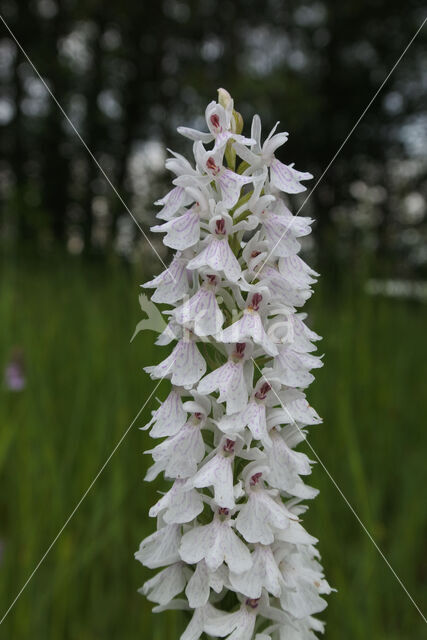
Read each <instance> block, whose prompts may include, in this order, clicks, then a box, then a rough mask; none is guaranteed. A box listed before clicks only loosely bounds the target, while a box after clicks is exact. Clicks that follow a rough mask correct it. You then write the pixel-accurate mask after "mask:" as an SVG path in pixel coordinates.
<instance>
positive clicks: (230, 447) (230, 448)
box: [222, 438, 236, 455]
mask: <svg viewBox="0 0 427 640" xmlns="http://www.w3.org/2000/svg"><path fill="white" fill-rule="evenodd" d="M235 444H236V443H235V441H234V440H230V438H227V439H226V441H225V444H224V446H223V447H222V450H223V452H224V453H225V454H227V455H230V454H232V453H234V445H235Z"/></svg>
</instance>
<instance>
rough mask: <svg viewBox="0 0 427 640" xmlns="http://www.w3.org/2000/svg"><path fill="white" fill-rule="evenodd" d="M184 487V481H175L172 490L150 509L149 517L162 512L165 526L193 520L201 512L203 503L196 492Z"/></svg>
mask: <svg viewBox="0 0 427 640" xmlns="http://www.w3.org/2000/svg"><path fill="white" fill-rule="evenodd" d="M184 485H185V481H183V480H175V482H174V484H173V486H172V488H171V489H170V490H169V491H168V492H167V493H166V494H165V495H164V496H162V497H161V498H160V500H159V501H158V502H157V503H156V504H155V505H153V506H152V507H151V509H150V511H149V516H150V517H151V518H154V517H157V516H158V515H159V513H162V512H163V519H164V521H165V522H166V523H167V524H173V523H176V524H182V523H185V522H190V521H191V520H194V518H196V517H197V516H198V515H199V514H200V513H201V512H202V511H203V501H202V498H201V496H200V494H199V493H198V491H195V490H194V489H188V487H185V486H184Z"/></svg>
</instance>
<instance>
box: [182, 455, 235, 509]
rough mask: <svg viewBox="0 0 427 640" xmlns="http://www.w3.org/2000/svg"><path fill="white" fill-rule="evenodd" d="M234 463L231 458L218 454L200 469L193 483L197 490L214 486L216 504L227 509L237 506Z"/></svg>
mask: <svg viewBox="0 0 427 640" xmlns="http://www.w3.org/2000/svg"><path fill="white" fill-rule="evenodd" d="M232 462H233V460H232V457H231V456H230V457H224V456H223V455H221V454H217V455H216V456H214V457H213V458H211V459H210V460H209V462H207V463H206V464H205V465H204V466H203V467H201V469H199V471H198V472H197V473H196V475H195V476H194V478H193V481H192V482H193V485H194V486H195V487H197V488H202V487H210V486H213V488H214V498H215V502H216V504H217V505H218V506H220V507H225V508H227V509H233V508H234V506H235V502H234V492H233V471H232Z"/></svg>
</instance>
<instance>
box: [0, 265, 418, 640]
mask: <svg viewBox="0 0 427 640" xmlns="http://www.w3.org/2000/svg"><path fill="white" fill-rule="evenodd" d="M143 280H144V278H143V276H142V274H137V273H134V272H132V271H129V270H127V269H125V268H123V267H120V266H117V265H116V266H109V267H106V266H104V267H100V266H91V265H85V264H80V263H78V262H74V263H68V262H65V261H62V262H60V263H58V264H56V263H55V264H51V265H44V266H43V265H41V264H39V265H31V266H20V267H17V266H16V265H15V266H14V265H13V264H12V263H8V264H7V265H6V267H5V268H3V270H2V274H1V291H2V295H1V297H0V323H1V327H2V331H1V339H0V362H1V363H2V365H4V364H5V363H6V362H7V359H8V356H9V355H10V351H11V349H12V347H13V346H19V347H21V348H22V349H23V351H24V353H25V358H26V364H27V375H28V380H27V388H26V389H25V391H23V392H22V393H11V392H8V391H7V390H5V389H2V391H1V403H0V482H1V484H0V538H1V540H2V541H3V544H4V552H3V558H2V561H1V565H0V602H1V609H2V610H1V611H0V617H1V616H2V615H3V614H4V612H5V611H6V609H7V607H8V606H9V604H10V603H11V602H12V600H13V598H14V597H15V596H16V594H17V593H18V592H19V590H20V589H21V587H22V586H23V584H24V583H25V581H26V579H27V578H28V576H29V575H30V573H31V572H32V570H33V569H34V567H35V566H36V564H37V562H38V561H39V559H40V558H41V556H42V555H43V553H44V552H45V550H46V549H47V547H48V546H49V544H50V542H51V541H52V540H53V538H54V537H55V535H56V534H57V532H58V530H59V529H60V528H61V526H62V525H63V524H64V522H65V520H66V519H67V517H68V515H69V514H70V512H71V511H72V510H73V508H74V506H75V505H76V504H77V502H78V501H79V499H80V497H81V496H82V494H83V493H84V491H85V490H86V489H87V487H88V485H89V484H90V482H91V481H92V480H93V478H94V477H95V475H96V474H97V472H98V470H99V468H100V467H101V466H102V464H103V463H104V461H105V460H106V458H107V457H108V455H109V454H110V452H111V450H112V449H113V448H114V446H115V445H116V443H117V442H118V440H119V439H120V438H121V436H122V434H123V433H124V431H125V430H126V429H127V427H128V425H129V424H130V422H131V420H132V419H133V417H134V416H135V414H136V413H137V412H138V410H139V408H140V407H141V405H142V404H143V403H144V401H145V399H146V397H147V396H148V395H149V393H150V392H151V391H152V389H153V388H154V383H153V382H151V381H150V380H149V379H148V377H147V376H146V375H145V374H144V373H143V372H142V367H143V366H144V365H147V364H151V363H153V362H155V361H157V360H158V354H156V353H155V351H156V349H155V348H154V347H153V338H154V336H153V334H152V333H148V332H147V333H145V334H139V335H138V336H137V338H136V339H135V341H134V342H133V343H132V344H130V342H129V340H130V337H131V335H132V333H133V330H134V327H135V325H136V323H137V322H138V320H139V319H140V318H141V313H140V309H139V305H138V299H137V298H138V293H139V288H138V282H142V281H143ZM309 312H310V322H311V324H312V326H313V327H314V328H315V329H316V331H318V332H319V333H320V334H322V335H323V336H325V337H324V340H323V341H322V343H321V346H320V350H321V351H322V352H324V353H325V354H326V356H325V367H324V369H322V370H320V372H318V374H317V380H316V382H315V383H314V384H313V385H312V388H311V389H310V391H309V398H310V401H311V403H312V404H313V405H314V406H315V407H316V409H317V410H318V412H319V413H320V415H322V416H323V418H324V421H325V423H324V425H321V426H320V427H316V428H312V429H311V443H312V445H313V447H314V448H315V449H316V451H317V452H318V454H319V456H320V458H321V459H322V461H323V462H324V464H325V465H326V467H327V468H328V470H329V471H330V473H331V475H332V476H333V477H334V479H335V480H336V482H337V484H338V485H339V486H340V487H341V489H342V491H343V492H344V494H345V495H346V497H347V498H348V500H349V501H350V503H351V504H352V505H353V507H354V508H355V510H356V511H357V513H358V514H359V516H360V518H361V519H362V521H363V522H364V523H365V524H366V526H367V528H368V529H369V531H370V532H371V533H372V535H373V536H374V538H375V540H376V541H377V542H378V544H379V545H380V546H381V548H382V549H383V551H384V553H385V554H386V555H387V557H388V558H389V560H390V562H391V564H392V565H393V567H394V569H395V571H396V572H397V574H398V575H399V576H400V577H401V579H402V581H403V582H404V583H405V585H406V587H407V588H408V590H409V592H410V593H411V594H412V595H413V596H414V598H415V600H416V601H417V602H418V604H419V605H420V607H421V608H422V609H424V610H425V609H426V607H427V584H426V582H427V581H426V576H427V542H426V528H427V501H426V499H425V486H426V482H427V465H426V455H425V451H426V446H427V431H426V428H425V422H426V421H425V416H426V413H427V394H426V388H425V384H426V379H427V342H426V340H425V330H426V321H427V307H426V306H422V305H420V304H416V303H411V302H408V301H399V300H384V299H378V298H375V299H373V298H368V297H367V296H365V295H363V293H361V290H360V289H359V288H358V287H357V286H355V285H352V286H351V285H350V284H349V283H347V284H345V285H343V284H341V285H340V286H339V287H337V289H336V290H334V291H332V290H327V288H326V285H325V284H324V283H321V286H319V287H318V288H317V290H316V295H315V296H314V297H313V299H312V301H311V302H310V304H309ZM155 395H159V397H162V392H161V390H160V389H159V392H158V393H156V394H155ZM153 407H154V402H153V401H152V402H150V403H149V405H148V406H147V408H146V409H145V410H144V411H143V414H142V415H141V417H140V418H139V419H138V420H137V422H136V424H135V426H134V427H133V428H132V429H131V430H130V432H129V433H128V435H127V437H126V438H125V440H124V441H123V443H122V444H121V446H120V447H119V449H118V450H117V452H116V453H115V455H114V456H113V458H112V459H111V461H110V463H109V464H108V466H107V468H106V469H105V471H104V472H103V474H102V475H101V476H100V478H99V479H98V481H97V482H96V484H95V486H94V487H93V489H92V490H91V492H90V493H89V495H88V496H87V498H86V500H85V501H84V502H83V504H82V505H81V507H80V508H79V510H78V511H77V513H76V514H75V516H74V517H73V519H72V520H71V522H70V523H69V525H68V526H67V527H66V529H65V530H64V532H63V533H62V535H61V537H60V538H59V540H58V541H57V543H56V544H55V546H54V547H53V549H52V551H51V553H50V554H49V555H48V557H47V558H46V560H45V562H44V563H43V564H42V565H41V567H40V569H39V570H38V572H37V573H36V574H35V576H34V578H33V579H32V580H31V582H30V583H29V585H28V587H27V588H26V589H25V591H24V592H23V594H22V596H21V597H20V598H19V600H18V601H17V603H16V606H15V607H14V608H13V609H12V611H11V612H10V614H9V615H8V617H7V618H6V620H5V622H4V623H3V625H1V626H0V638H1V639H2V640H3V639H4V640H6V639H7V640H9V639H13V640H21V639H22V640H24V639H28V638H34V639H35V640H39V639H40V640H45V639H46V640H59V639H61V640H67V639H72V640H74V639H75V638H79V640H98V639H107V638H108V640H115V639H117V640H118V639H120V640H133V639H136V638H141V637H144V638H148V639H150V640H151V639H152V640H157V639H159V640H160V639H162V640H174V639H175V638H178V637H179V634H180V630H181V628H182V625H183V621H182V619H181V615H180V614H179V613H174V612H172V613H166V614H160V615H153V614H151V612H150V605H149V604H148V603H147V602H146V601H145V599H144V598H143V597H141V596H140V595H139V594H138V593H137V592H136V590H137V588H138V587H139V586H140V585H141V584H142V582H143V581H144V579H146V577H147V576H148V575H150V572H147V571H145V570H144V569H143V568H142V567H141V566H140V565H139V564H137V563H136V562H135V560H134V558H133V553H134V551H135V550H136V549H137V547H138V545H139V542H140V540H141V539H142V537H144V536H145V535H147V533H149V532H151V531H152V529H153V527H154V522H152V521H150V520H149V518H148V516H147V511H148V507H149V505H151V504H152V503H153V502H154V500H155V494H154V492H155V487H153V486H149V485H147V484H144V483H143V481H142V478H143V476H144V473H145V469H146V468H147V465H148V458H147V457H145V456H143V455H142V452H143V450H144V449H145V448H148V442H147V436H146V434H145V433H143V432H141V431H139V430H138V429H137V427H138V426H142V425H143V424H144V423H145V422H146V421H147V419H148V416H149V412H150V409H152V408H153ZM304 449H305V450H306V451H307V453H308V454H309V455H310V451H309V449H308V447H307V445H304ZM311 457H312V456H311ZM312 484H313V485H314V486H316V487H319V488H320V490H321V494H320V496H319V497H318V498H317V500H315V501H314V503H313V504H312V505H311V508H310V512H309V514H308V515H307V517H306V518H305V524H306V526H307V528H308V529H309V531H310V532H311V533H313V534H314V535H316V536H317V537H319V539H320V544H319V548H320V551H321V553H322V556H323V562H324V565H325V568H326V571H327V576H328V578H329V580H330V582H331V584H332V585H333V586H335V587H336V588H337V589H338V593H337V594H333V595H332V596H331V597H330V598H329V607H328V609H327V611H326V614H325V616H323V617H324V618H325V619H326V620H327V623H328V626H327V633H326V637H327V638H328V639H329V640H338V639H339V640H341V639H342V638H346V640H356V639H357V640H359V639H360V640H362V639H363V640H365V639H366V638H370V639H373V640H385V639H387V640H395V639H396V640H397V639H398V638H399V640H402V639H408V640H409V639H410V640H418V639H421V638H424V637H425V623H424V622H423V620H422V619H421V617H420V615H419V614H418V613H417V611H416V610H415V608H414V607H413V605H412V604H411V602H410V601H409V599H408V597H407V596H406V595H405V593H404V592H403V590H402V588H401V587H400V586H399V584H398V583H397V581H396V579H395V578H394V577H393V575H392V574H391V572H390V570H389V569H388V568H387V566H386V565H385V563H384V561H383V560H382V559H381V558H380V556H379V555H378V553H377V551H376V550H375V548H374V547H373V545H372V543H371V542H370V540H369V539H368V537H367V535H366V534H365V533H364V532H363V530H362V529H361V526H360V525H359V524H358V522H357V520H356V519H355V517H354V516H353V515H352V513H351V512H350V510H349V508H348V506H347V505H346V504H345V502H344V501H343V499H342V498H341V497H340V495H339V493H338V492H337V490H336V488H335V487H334V486H333V484H332V482H331V480H330V479H329V478H328V476H327V474H326V473H325V471H324V470H323V469H322V468H321V466H320V465H319V464H318V465H316V466H315V469H314V474H313V477H312ZM159 486H160V485H157V488H158V487H159Z"/></svg>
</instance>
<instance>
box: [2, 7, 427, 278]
mask: <svg viewBox="0 0 427 640" xmlns="http://www.w3.org/2000/svg"><path fill="white" fill-rule="evenodd" d="M1 13H2V15H3V17H4V18H5V20H6V21H7V23H8V24H9V26H10V28H11V29H12V31H13V32H14V33H15V35H16V37H17V38H18V40H19V41H20V43H21V44H22V46H23V47H24V49H25V50H26V52H27V53H28V55H29V57H30V58H31V60H32V61H33V63H34V65H35V66H36V67H37V69H38V70H39V72H40V73H41V75H42V76H43V78H44V79H45V80H46V82H47V83H48V85H49V87H50V88H51V90H52V92H53V94H54V95H55V97H56V98H57V100H58V101H59V103H60V104H61V105H62V106H63V108H64V109H65V111H66V112H67V114H69V116H70V119H71V120H72V122H73V123H74V124H75V126H76V127H77V129H78V130H79V132H80V133H81V135H82V137H83V138H84V140H85V142H86V144H87V145H88V147H89V149H90V150H91V151H92V152H93V154H94V155H95V157H96V158H97V159H98V160H99V162H100V163H101V165H102V166H103V168H104V169H105V171H106V173H107V174H108V176H109V177H110V179H111V181H112V183H113V184H114V185H115V187H116V188H117V190H118V192H119V193H120V194H121V195H122V196H123V198H124V200H125V201H126V202H127V203H129V205H130V206H131V208H132V210H134V211H135V213H136V215H138V216H139V217H140V218H141V220H142V222H143V224H147V225H148V224H149V223H150V222H151V220H152V216H153V210H152V208H151V207H150V206H149V202H150V200H152V199H153V195H155V196H157V197H158V196H159V193H162V187H161V185H160V182H162V180H164V174H162V173H161V172H154V173H150V171H151V169H152V168H153V166H154V165H155V164H156V162H157V161H158V155H159V149H158V148H157V147H156V146H155V145H154V146H153V141H160V142H161V143H162V144H167V145H168V146H172V147H173V148H174V149H177V150H182V149H184V148H185V146H186V148H187V150H188V144H187V143H186V142H185V141H184V140H179V139H178V138H179V137H178V136H177V134H176V132H175V128H176V126H177V124H179V123H184V124H188V125H193V126H194V125H195V126H201V127H203V126H204V124H203V121H202V120H201V119H200V113H202V110H203V108H204V106H205V104H206V103H207V101H209V100H211V99H215V97H216V89H217V87H218V86H225V87H226V88H228V89H229V90H230V92H231V93H232V94H233V96H234V97H235V99H236V102H237V103H238V108H239V109H240V110H241V112H242V113H243V115H244V117H246V118H248V119H249V117H250V115H251V114H252V113H253V112H254V110H255V111H258V112H259V113H260V114H261V116H262V119H263V122H264V123H265V128H266V130H268V128H269V127H271V126H273V124H274V123H275V121H276V119H280V120H281V122H282V126H283V127H284V128H285V129H287V130H288V131H290V133H291V136H290V139H289V142H288V143H287V145H286V147H285V148H284V149H283V150H282V151H281V157H282V159H286V161H287V162H291V161H294V162H295V164H296V166H297V168H300V169H302V170H309V171H311V172H312V173H313V174H314V175H315V176H316V178H319V177H320V176H321V175H322V172H323V171H324V170H325V169H326V168H327V167H328V165H329V162H330V161H331V160H332V158H333V157H334V155H335V154H336V152H337V151H338V149H339V147H340V145H341V144H342V143H343V142H344V140H345V139H346V136H347V135H348V134H349V133H350V131H351V129H352V127H353V126H354V124H355V123H356V121H357V119H358V118H359V116H360V115H361V114H362V112H363V110H364V109H365V108H366V107H367V106H368V104H369V102H370V100H371V99H372V97H373V96H374V94H375V92H376V91H377V89H378V88H379V86H380V85H381V83H382V81H383V80H384V78H385V77H386V76H387V74H388V72H389V71H390V70H391V68H392V67H393V65H394V64H395V62H396V60H397V59H398V57H399V56H400V54H401V53H402V52H403V50H404V48H405V47H406V45H407V44H408V42H409V41H410V39H411V37H412V36H413V34H414V33H415V31H416V30H417V28H418V27H419V25H420V24H421V22H422V20H423V18H424V17H425V4H424V3H423V2H422V1H421V0H408V2H406V3H405V5H402V3H401V2H400V1H398V0H371V1H370V2H367V1H366V0H365V1H359V0H347V1H344V2H337V1H335V0H324V1H323V2H322V1H321V0H313V1H312V2H310V1H303V0H288V1H287V2H284V1H280V0H263V1H262V2H261V1H260V0H258V1H256V0H244V1H243V0H234V1H231V0H221V1H220V2H218V1H216V0H159V1H157V2H155V1H148V0H147V1H146V0H120V2H119V1H116V0H110V1H109V2H101V0H85V2H79V1H78V0H31V1H29V2H26V3H20V2H16V1H13V0H3V2H2V3H1ZM0 27H1V32H0V59H1V63H0V74H1V80H2V94H1V99H0V123H1V129H2V146H3V153H2V158H1V164H0V198H1V201H2V204H3V207H2V209H3V213H2V218H1V233H2V238H3V242H4V243H6V244H9V245H10V244H11V243H12V244H13V245H14V244H15V243H17V242H19V243H22V242H23V241H25V240H26V241H28V242H29V243H31V245H33V246H42V247H43V246H52V245H54V244H58V245H60V246H64V247H65V246H68V248H69V249H70V250H71V251H75V252H78V251H80V250H83V249H84V250H85V251H88V252H89V251H94V250H96V251H104V250H106V249H108V248H110V247H111V246H112V245H113V244H114V243H115V242H116V240H117V236H118V235H119V234H120V233H121V229H122V227H121V226H120V222H121V220H123V219H124V218H125V217H126V216H127V214H126V212H125V211H124V209H123V206H122V205H121V203H120V201H119V199H118V198H117V197H116V195H115V194H114V193H113V192H112V190H111V188H110V187H109V185H108V184H107V182H106V181H105V179H104V178H103V177H102V175H101V173H100V171H99V169H98V168H97V167H96V165H95V164H94V162H93V160H92V159H91V158H90V156H89V155H88V153H87V151H86V150H85V148H84V147H83V145H82V143H81V142H80V140H79V139H78V137H77V136H76V134H75V132H74V131H73V130H72V129H71V127H70V126H69V125H68V124H67V122H66V120H65V119H64V117H63V115H62V114H61V113H60V111H59V109H58V107H57V105H56V104H55V103H54V102H53V100H52V99H51V98H50V97H49V95H48V94H47V92H46V90H45V89H44V87H43V85H42V84H41V82H40V81H39V79H38V78H37V76H36V75H35V73H34V71H33V69H32V68H31V67H30V65H29V64H28V62H27V61H26V60H25V58H24V56H23V55H22V53H21V52H20V51H19V50H18V48H17V47H16V45H15V43H14V42H13V39H12V38H11V37H10V34H8V32H7V30H6V28H5V27H4V25H0ZM426 41H427V28H424V29H423V30H422V32H421V33H420V34H419V35H418V37H417V38H416V40H415V41H414V43H413V44H412V46H411V47H410V49H409V50H408V52H407V53H406V55H405V56H404V58H403V60H402V61H401V63H400V64H399V65H398V66H397V68H396V70H395V71H394V73H393V74H392V75H391V77H390V79H389V80H388V82H387V84H386V86H385V87H384V89H383V90H382V91H381V93H380V94H379V96H378V97H377V99H376V100H375V101H374V102H373V103H372V105H371V106H370V107H369V109H368V111H367V113H366V114H365V115H364V117H363V119H362V121H361V122H360V124H359V125H358V127H357V129H356V131H355V133H354V135H352V136H351V137H350V139H349V140H348V142H347V143H346V145H345V147H344V148H343V149H342V151H341V152H340V153H339V155H338V156H337V157H336V159H335V160H334V162H333V164H332V166H331V167H330V168H329V169H328V171H327V173H326V174H325V176H324V178H323V179H322V181H321V183H320V185H319V187H318V188H317V189H316V190H315V191H314V193H313V195H312V196H311V197H310V201H309V204H307V207H306V213H310V212H313V214H314V215H315V217H316V219H317V221H318V222H317V229H316V233H317V240H318V247H320V254H321V256H330V255H332V254H333V255H335V256H336V257H337V256H338V257H339V255H338V254H339V252H337V247H340V251H341V252H342V254H343V255H345V256H346V257H350V259H354V258H357V256H358V254H359V252H360V251H361V248H368V249H371V250H372V251H375V252H377V253H379V254H380V255H383V256H387V255H389V254H390V253H391V252H392V253H393V255H394V256H395V255H396V252H400V253H402V254H404V255H405V259H407V257H408V253H409V256H410V260H409V261H408V260H406V262H407V264H412V265H414V264H415V265H417V266H420V265H423V264H424V265H425V263H426V262H427V255H426V250H425V225H424V215H425V208H426V204H425V203H426V199H427V182H426V162H425V157H424V149H425V142H426V141H427V133H426V130H427V124H426V122H427V117H426V112H425V104H424V105H423V104H422V101H423V100H425V91H426V85H427V73H426V68H425V59H426V58H425V54H426ZM247 124H248V125H249V122H248V123H247ZM148 142H149V143H150V144H147V143H148ZM150 145H151V146H150ZM156 149H157V151H156ZM156 153H157V160H156V161H155V159H154V158H155V157H156ZM153 154H154V155H153ZM140 157H144V158H145V161H144V162H145V164H144V163H142V164H141V163H138V158H140ZM144 172H145V173H146V174H147V175H146V178H145V182H144V180H143V181H142V188H141V189H140V190H139V191H138V190H135V174H136V177H137V178H138V176H139V178H141V173H144ZM147 176H148V177H147ZM142 177H143V176H142ZM157 181H158V182H157ZM153 184H155V185H156V188H155V189H154V191H155V194H153V193H152V192H153V189H152V186H153ZM312 184H313V183H312ZM302 201H303V199H302V200H301V201H300V203H302ZM122 230H123V229H122ZM132 231H133V230H132ZM130 239H131V240H132V232H131V233H130ZM331 247H333V249H332V248H331Z"/></svg>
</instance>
